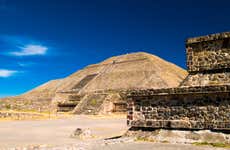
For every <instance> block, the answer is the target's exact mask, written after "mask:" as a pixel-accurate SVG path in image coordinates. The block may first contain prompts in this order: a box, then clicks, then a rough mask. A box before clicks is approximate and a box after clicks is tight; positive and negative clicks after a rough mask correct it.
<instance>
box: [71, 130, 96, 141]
mask: <svg viewBox="0 0 230 150" xmlns="http://www.w3.org/2000/svg"><path fill="white" fill-rule="evenodd" d="M70 137H71V138H79V139H82V140H86V139H90V138H93V137H94V136H93V135H92V131H91V130H90V129H81V128H77V129H76V130H75V131H74V132H73V133H72V134H71V135H70Z"/></svg>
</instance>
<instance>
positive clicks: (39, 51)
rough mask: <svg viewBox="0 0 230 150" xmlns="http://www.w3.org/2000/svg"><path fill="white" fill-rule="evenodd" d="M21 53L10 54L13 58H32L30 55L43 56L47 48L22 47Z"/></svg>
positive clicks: (40, 46)
mask: <svg viewBox="0 0 230 150" xmlns="http://www.w3.org/2000/svg"><path fill="white" fill-rule="evenodd" d="M20 49H21V51H18V52H11V53H10V54H11V55H14V56H32V55H45V54H46V52H47V50H48V48H47V47H45V46H42V45H33V44H29V45H26V46H24V47H20Z"/></svg>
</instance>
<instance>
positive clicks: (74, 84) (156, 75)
mask: <svg viewBox="0 0 230 150" xmlns="http://www.w3.org/2000/svg"><path fill="white" fill-rule="evenodd" d="M186 76H187V72H186V71H185V70H183V69H182V68H180V67H178V66H176V65H175V64H172V63H170V62H167V61H165V60H163V59H161V58H159V57H157V56H155V55H151V54H148V53H144V52H138V53H131V54H126V55H120V56H115V57H111V58H108V59H106V60H104V61H102V62H101V63H98V64H93V65H89V66H87V67H85V68H83V69H82V70H79V71H77V72H75V73H73V74H71V75H70V76H68V77H66V78H63V79H58V80H52V81H49V82H47V83H45V84H43V85H41V86H39V87H37V88H35V89H33V90H31V91H29V92H27V93H25V94H22V95H20V96H16V97H12V98H8V99H14V100H16V101H17V103H20V101H23V102H25V101H28V102H27V103H30V105H31V106H32V107H31V109H37V107H39V109H41V110H43V109H48V108H50V107H49V105H48V106H47V104H50V103H55V104H57V103H60V102H62V103H63V104H64V103H65V102H68V101H69V100H70V99H71V98H69V97H71V93H72V99H73V97H74V96H73V95H75V97H78V98H79V97H80V98H79V100H78V101H79V102H80V101H81V99H82V97H84V95H87V94H90V93H96V92H98V91H121V90H123V91H125V90H129V89H146V88H153V89H157V88H168V87H177V86H178V85H179V84H180V83H181V81H182V80H183V79H184V78H185V77H186ZM76 95H77V96H76ZM105 97H106V96H105ZM105 97H104V99H105ZM112 97H113V96H112ZM78 98H77V99H78ZM18 101H19V102H18ZM102 101H103V100H102ZM39 102H40V104H41V105H40V104H39ZM44 102H45V103H46V105H45V106H44V105H43V104H42V103H44ZM33 104H35V105H33ZM36 105H37V106H36ZM63 106H64V105H63ZM72 107H74V106H72Z"/></svg>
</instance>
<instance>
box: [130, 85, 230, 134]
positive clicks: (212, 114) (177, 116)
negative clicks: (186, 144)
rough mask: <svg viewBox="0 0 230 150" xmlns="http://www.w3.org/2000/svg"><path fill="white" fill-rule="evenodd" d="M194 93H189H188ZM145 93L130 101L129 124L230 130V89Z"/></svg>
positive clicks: (171, 90)
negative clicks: (160, 93)
mask: <svg viewBox="0 0 230 150" xmlns="http://www.w3.org/2000/svg"><path fill="white" fill-rule="evenodd" d="M175 90H176V91H175ZM188 90H190V91H194V92H192V93H188V92H187V91H188ZM158 92H162V93H165V92H167V94H166V93H165V94H162V95H158V94H156V95H154V93H151V91H143V93H139V94H138V95H142V96H137V97H135V96H134V95H132V96H131V98H132V100H131V101H128V122H127V123H128V125H130V126H134V127H154V128H166V129H167V128H175V129H176V128H178V129H210V128H211V129H216V130H226V129H230V86H218V87H212V86H210V87H206V88H202V87H200V88H181V89H162V91H160V90H159V91H158Z"/></svg>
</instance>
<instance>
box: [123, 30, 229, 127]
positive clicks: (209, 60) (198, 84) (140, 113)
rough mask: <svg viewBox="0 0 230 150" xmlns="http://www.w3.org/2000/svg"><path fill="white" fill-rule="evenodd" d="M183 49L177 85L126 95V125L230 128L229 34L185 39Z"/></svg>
mask: <svg viewBox="0 0 230 150" xmlns="http://www.w3.org/2000/svg"><path fill="white" fill-rule="evenodd" d="M186 50H187V66H188V72H189V75H188V76H187V77H186V78H185V80H184V81H183V82H181V84H180V87H178V88H169V89H158V90H156V89H148V90H131V91H130V92H129V93H128V94H127V98H128V116H127V123H128V125H130V126H135V127H153V128H170V129H175V128H177V129H211V130H230V75H229V74H230V33H229V32H226V33H220V34H214V35H209V36H203V37H198V38H192V39H188V40H187V43H186Z"/></svg>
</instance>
